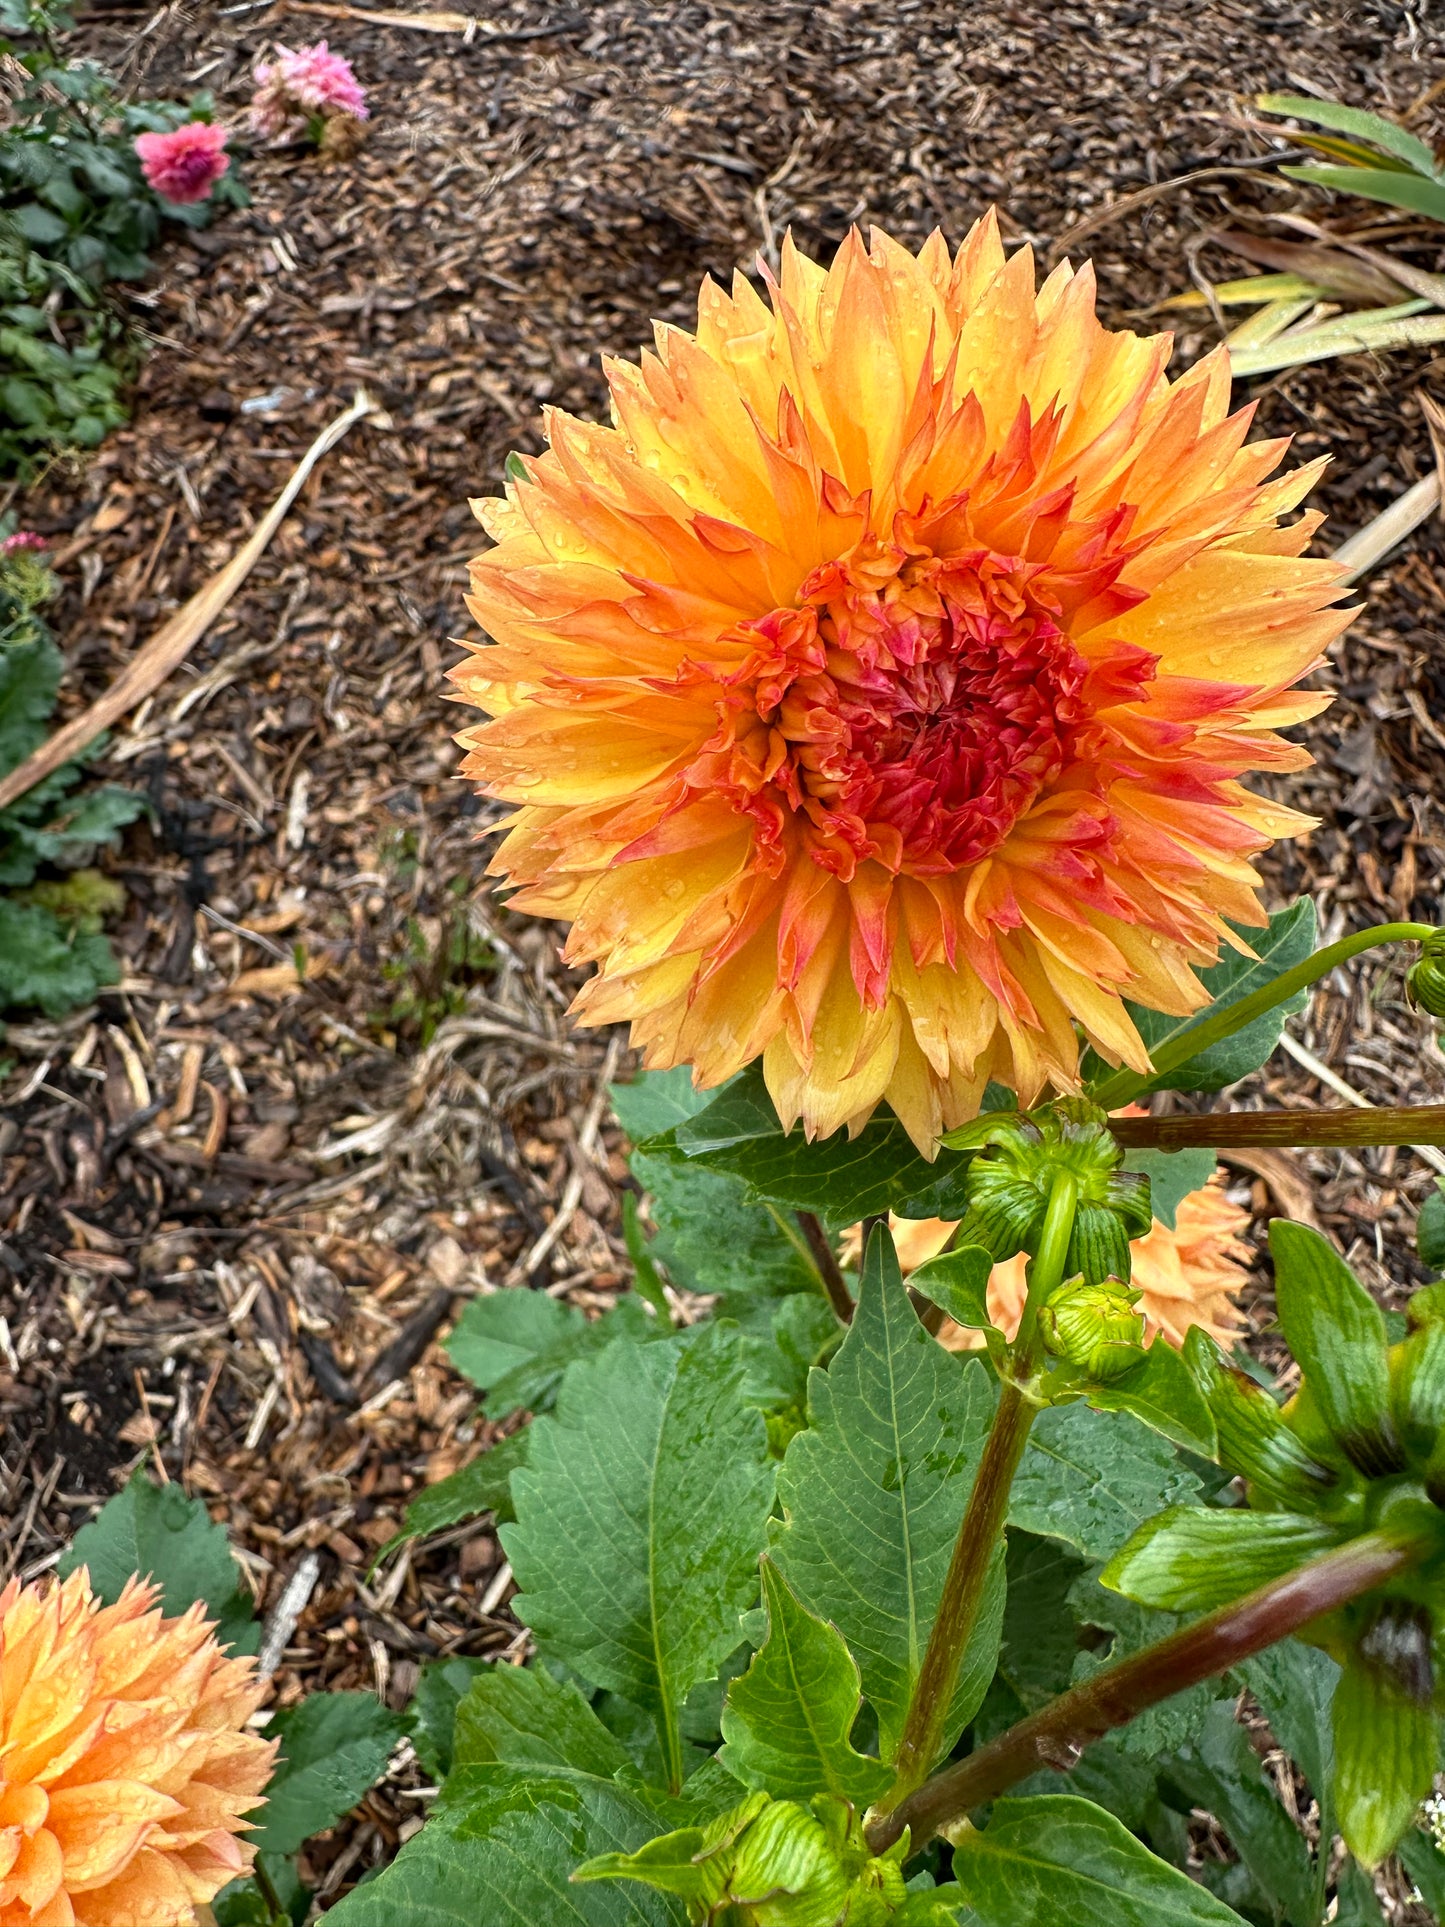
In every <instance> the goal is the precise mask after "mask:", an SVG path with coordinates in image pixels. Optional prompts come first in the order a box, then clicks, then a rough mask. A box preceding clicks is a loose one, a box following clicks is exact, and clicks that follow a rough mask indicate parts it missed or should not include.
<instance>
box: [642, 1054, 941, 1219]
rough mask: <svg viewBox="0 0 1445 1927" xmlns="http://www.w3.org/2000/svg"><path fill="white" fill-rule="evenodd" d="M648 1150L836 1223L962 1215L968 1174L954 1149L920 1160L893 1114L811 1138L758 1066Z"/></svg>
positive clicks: (880, 1114)
mask: <svg viewBox="0 0 1445 1927" xmlns="http://www.w3.org/2000/svg"><path fill="white" fill-rule="evenodd" d="M641 1148H642V1149H643V1150H644V1151H646V1152H649V1153H652V1152H657V1153H660V1154H667V1153H672V1154H675V1155H681V1156H684V1157H688V1158H693V1159H696V1160H697V1162H698V1163H700V1164H703V1165H706V1166H707V1167H708V1168H709V1169H712V1170H719V1171H728V1172H731V1173H732V1174H733V1175H734V1176H735V1177H739V1178H741V1179H742V1180H743V1181H744V1183H745V1184H746V1185H747V1187H748V1190H749V1193H750V1194H751V1195H753V1196H755V1197H758V1198H767V1199H771V1200H772V1201H773V1202H774V1203H776V1204H782V1205H786V1206H789V1207H790V1208H791V1209H793V1210H798V1211H816V1212H818V1213H819V1214H820V1215H821V1216H823V1217H824V1218H826V1219H827V1220H828V1221H829V1222H830V1223H832V1224H839V1225H842V1224H852V1223H855V1222H856V1221H857V1220H858V1219H859V1218H864V1217H870V1216H872V1215H874V1214H876V1213H880V1212H886V1211H889V1210H896V1211H898V1212H899V1213H900V1214H902V1215H903V1216H905V1217H912V1218H932V1217H939V1218H944V1217H954V1218H959V1217H962V1215H963V1212H964V1208H965V1204H966V1199H965V1198H964V1195H963V1186H962V1178H963V1174H964V1172H965V1171H966V1170H967V1168H968V1165H969V1162H970V1159H969V1157H968V1156H967V1155H960V1154H958V1153H955V1152H951V1151H943V1152H940V1153H939V1155H938V1158H937V1160H936V1162H934V1163H929V1161H928V1160H927V1159H926V1158H924V1157H922V1156H921V1155H920V1154H919V1152H918V1150H917V1148H916V1147H915V1146H914V1144H913V1141H912V1139H911V1138H910V1137H909V1135H908V1133H907V1132H906V1131H905V1130H904V1128H903V1126H902V1125H901V1124H900V1123H899V1121H898V1119H897V1118H896V1117H894V1116H893V1115H892V1114H891V1113H890V1112H888V1111H886V1110H883V1109H881V1108H880V1109H879V1110H878V1111H877V1112H875V1113H874V1115H873V1117H872V1118H871V1120H870V1121H869V1122H868V1124H866V1125H865V1126H864V1128H863V1130H862V1131H861V1132H860V1133H859V1135H858V1136H857V1137H856V1138H854V1139H852V1140H851V1141H850V1140H849V1138H848V1135H847V1133H846V1132H844V1131H835V1132H834V1134H833V1135H832V1136H831V1137H827V1138H819V1139H817V1140H816V1141H815V1142H814V1143H812V1144H809V1143H808V1141H807V1139H806V1138H805V1137H804V1136H803V1133H802V1130H801V1129H796V1130H793V1131H790V1132H788V1133H786V1134H785V1133H784V1131H783V1128H782V1126H781V1124H779V1122H778V1114H777V1112H776V1111H775V1110H774V1108H773V1102H772V1099H771V1098H770V1097H769V1096H768V1093H767V1086H766V1085H765V1084H764V1082H763V1074H762V1070H761V1068H760V1067H759V1066H758V1065H751V1066H750V1067H749V1068H748V1069H747V1070H745V1071H744V1072H743V1073H742V1075H741V1076H740V1077H736V1078H734V1079H733V1081H732V1083H731V1084H729V1085H727V1086H726V1087H725V1088H724V1090H723V1091H722V1092H721V1094H720V1095H719V1096H718V1097H716V1098H715V1099H714V1100H713V1102H712V1103H711V1104H709V1105H708V1106H707V1108H706V1109H705V1110H702V1111H699V1112H698V1113H697V1115H696V1116H695V1117H692V1118H689V1119H687V1120H686V1121H685V1122H683V1123H682V1124H679V1125H678V1126H677V1127H676V1128H675V1130H673V1131H671V1132H669V1133H667V1134H665V1135H664V1136H663V1137H661V1138H654V1139H651V1140H649V1141H648V1142H647V1143H645V1144H644V1145H643V1146H642V1147H641Z"/></svg>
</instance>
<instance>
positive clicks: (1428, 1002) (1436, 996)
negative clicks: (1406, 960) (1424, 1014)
mask: <svg viewBox="0 0 1445 1927" xmlns="http://www.w3.org/2000/svg"><path fill="white" fill-rule="evenodd" d="M1405 995H1406V996H1407V997H1408V998H1409V999H1410V1002H1411V1003H1412V1004H1418V1005H1419V1007H1420V1009H1421V1010H1427V1011H1429V1013H1430V1015H1431V1016H1432V1017H1445V930H1437V931H1435V932H1434V934H1433V935H1432V936H1428V937H1426V939H1425V941H1424V942H1423V943H1422V944H1421V946H1420V961H1419V962H1418V963H1415V964H1412V965H1411V966H1410V968H1409V970H1407V971H1406V973H1405Z"/></svg>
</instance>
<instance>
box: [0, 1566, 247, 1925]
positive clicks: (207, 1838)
mask: <svg viewBox="0 0 1445 1927" xmlns="http://www.w3.org/2000/svg"><path fill="white" fill-rule="evenodd" d="M155 1599H156V1593H155V1589H154V1588H153V1587H151V1586H149V1585H145V1584H142V1583H141V1582H140V1581H138V1580H137V1581H133V1582H132V1583H131V1584H130V1585H128V1586H127V1587H126V1589H125V1592H124V1593H123V1594H122V1595H121V1597H120V1598H119V1599H118V1600H117V1601H116V1603H115V1604H114V1605H113V1606H102V1605H101V1604H100V1603H99V1601H98V1600H97V1599H96V1598H95V1597H94V1595H93V1594H92V1592H91V1590H90V1577H89V1574H88V1573H87V1572H86V1570H85V1568H84V1567H81V1568H80V1569H79V1570H78V1571H76V1572H73V1573H72V1574H71V1575H70V1577H69V1578H68V1579H66V1580H64V1581H63V1582H62V1583H61V1584H60V1585H56V1586H51V1587H48V1588H47V1587H43V1586H40V1585H30V1586H21V1585H20V1584H19V1583H18V1582H17V1581H15V1580H12V1581H11V1582H10V1584H9V1585H8V1586H6V1587H5V1588H4V1590H3V1591H0V1927H187V1924H188V1923H190V1922H191V1921H193V1920H194V1919H195V1917H196V1908H197V1906H198V1905H199V1904H200V1903H202V1902H204V1901H208V1900H210V1899H211V1898H212V1897H213V1896H214V1895H215V1894H217V1893H218V1892H219V1891H220V1889H221V1888H222V1887H223V1886H224V1885H225V1884H226V1882H227V1881H228V1880H233V1879H234V1878H235V1877H236V1876H237V1875H238V1874H242V1873H244V1872H245V1871H246V1870H247V1868H248V1867H249V1866H250V1865H251V1862H252V1859H253V1858H254V1850H253V1849H252V1848H251V1847H249V1846H248V1845H247V1844H246V1843H245V1842H244V1841H243V1840H241V1839H240V1838H239V1837H238V1835H239V1833H240V1831H241V1830H242V1829H243V1828H245V1827H246V1826H247V1825H248V1824H249V1822H248V1821H247V1820H246V1819H245V1815H246V1814H247V1813H248V1812H250V1811H251V1810H253V1809H254V1808H256V1807H257V1806H259V1805H260V1804H261V1792H262V1789H263V1788H264V1786H265V1784H266V1781H267V1779H268V1777H269V1775H270V1771H271V1761H272V1757H273V1755H274V1753H275V1750H276V1749H275V1743H274V1742H272V1741H266V1740H262V1739H258V1738H257V1737H256V1736H255V1735H254V1734H251V1733H247V1732H245V1731H243V1730H242V1729H243V1728H244V1726H245V1723H246V1721H247V1720H248V1719H249V1717H250V1716H251V1714H252V1713H253V1712H254V1711H255V1710H256V1705H257V1702H258V1700H259V1697H260V1689H259V1686H258V1684H257V1681H256V1679H255V1676H254V1664H253V1662H252V1661H251V1660H249V1659H227V1658H225V1657H224V1656H223V1655H222V1653H221V1650H220V1648H219V1647H218V1646H217V1644H216V1642H215V1639H214V1637H213V1636H212V1629H211V1627H210V1626H209V1625H208V1624H207V1622H206V1619H205V1617H204V1615H203V1612H202V1609H201V1608H200V1607H199V1606H193V1607H192V1608H191V1610H190V1611H189V1612H187V1613H185V1614H183V1615H182V1616H181V1617H180V1618H178V1619H164V1618H162V1616H161V1614H160V1613H159V1612H158V1611H156V1610H154V1606H155Z"/></svg>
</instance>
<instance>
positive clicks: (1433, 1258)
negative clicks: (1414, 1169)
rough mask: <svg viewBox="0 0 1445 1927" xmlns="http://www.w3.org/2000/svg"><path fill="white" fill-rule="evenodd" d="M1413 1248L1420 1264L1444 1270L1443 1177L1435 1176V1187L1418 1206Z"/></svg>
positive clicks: (1444, 1194) (1444, 1216)
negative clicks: (1418, 1256) (1417, 1253)
mask: <svg viewBox="0 0 1445 1927" xmlns="http://www.w3.org/2000/svg"><path fill="white" fill-rule="evenodd" d="M1415 1249H1416V1250H1417V1251H1418V1252H1419V1254H1420V1263H1421V1264H1422V1265H1428V1266H1429V1267H1430V1269H1431V1270H1432V1271H1445V1179H1441V1178H1436V1180H1435V1189H1434V1190H1433V1191H1432V1192H1431V1193H1430V1195H1429V1197H1428V1198H1426V1200H1425V1202H1424V1203H1423V1204H1422V1205H1421V1206H1420V1216H1419V1219H1418V1220H1417V1222H1416V1225H1415Z"/></svg>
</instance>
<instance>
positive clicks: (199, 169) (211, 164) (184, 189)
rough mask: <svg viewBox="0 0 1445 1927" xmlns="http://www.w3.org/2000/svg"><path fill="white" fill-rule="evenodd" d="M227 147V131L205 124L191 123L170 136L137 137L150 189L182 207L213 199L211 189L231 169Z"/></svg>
mask: <svg viewBox="0 0 1445 1927" xmlns="http://www.w3.org/2000/svg"><path fill="white" fill-rule="evenodd" d="M225 146H226V130H225V128H224V127H217V126H215V125H214V124H213V123H212V122H210V121H205V120H188V121H187V122H186V124H185V126H184V127H177V128H175V129H173V130H172V132H170V133H169V134H137V135H136V137H135V151H136V153H137V154H138V155H139V157H140V171H141V173H142V174H144V175H145V177H146V183H147V185H148V186H150V187H153V188H154V189H155V191H156V193H157V194H159V195H160V196H161V198H162V200H166V201H174V202H175V203H176V205H177V206H179V207H186V206H188V205H189V204H190V203H191V202H192V201H208V200H209V199H210V197H211V189H212V188H213V187H214V186H215V185H216V182H217V181H218V180H220V178H221V176H222V175H223V174H224V173H225V172H226V170H227V168H228V167H229V166H230V165H231V161H230V156H229V155H228V154H227V153H226V152H225Z"/></svg>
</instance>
